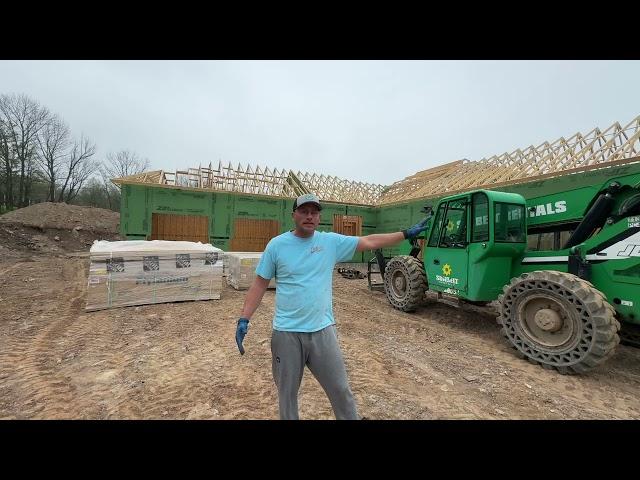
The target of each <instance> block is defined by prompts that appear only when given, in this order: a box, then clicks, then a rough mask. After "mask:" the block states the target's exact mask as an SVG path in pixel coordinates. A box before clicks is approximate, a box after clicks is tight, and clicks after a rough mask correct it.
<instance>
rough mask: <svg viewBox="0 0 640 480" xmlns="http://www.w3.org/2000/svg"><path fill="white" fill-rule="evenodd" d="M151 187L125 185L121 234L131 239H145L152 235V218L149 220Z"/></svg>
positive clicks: (121, 206) (121, 212) (123, 188)
mask: <svg viewBox="0 0 640 480" xmlns="http://www.w3.org/2000/svg"><path fill="white" fill-rule="evenodd" d="M149 190H151V189H150V188H149V187H146V186H141V185H123V186H122V197H121V198H122V200H121V202H120V234H121V235H124V236H126V237H127V238H129V237H130V236H133V237H137V238H140V237H145V238H146V236H147V235H148V234H150V233H151V217H150V215H149V219H148V220H147V214H148V208H147V199H148V197H149V195H150V194H149Z"/></svg>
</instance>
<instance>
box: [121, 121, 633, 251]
mask: <svg viewBox="0 0 640 480" xmlns="http://www.w3.org/2000/svg"><path fill="white" fill-rule="evenodd" d="M639 151H640V116H639V117H637V118H635V119H634V120H632V121H631V122H629V123H628V124H627V125H625V126H621V125H620V124H619V123H617V122H616V123H614V124H613V125H611V126H610V127H609V128H606V129H604V130H600V129H598V128H595V129H593V130H591V131H590V132H589V133H586V134H581V133H576V134H574V135H572V136H571V137H569V138H564V137H561V138H559V139H558V140H556V141H554V142H543V143H541V144H539V145H538V146H533V145H531V146H529V147H527V148H525V149H517V150H515V151H513V152H511V153H503V154H502V155H496V156H493V157H490V158H484V159H482V160H478V161H471V160H458V161H455V162H451V163H448V164H445V165H442V166H439V167H435V168H430V169H427V170H423V171H420V172H418V173H416V174H414V175H411V176H409V177H407V178H405V179H403V180H400V181H397V182H395V183H393V184H392V185H390V186H383V185H374V184H369V183H363V182H354V181H349V180H344V179H340V178H336V177H333V176H326V175H318V174H312V173H304V172H295V173H294V172H293V171H292V170H277V169H269V168H260V167H251V166H247V167H242V166H240V165H238V166H237V167H235V168H234V167H232V166H231V165H230V164H229V165H228V166H223V165H222V164H221V163H219V164H218V165H217V166H213V165H211V164H209V165H208V166H207V167H198V168H189V169H188V170H186V171H176V172H165V171H162V170H158V171H153V172H145V173H141V174H138V175H131V176H128V177H121V178H117V179H114V180H113V181H114V182H115V183H117V184H119V185H121V187H122V204H121V221H120V230H121V233H122V234H123V235H125V236H126V237H127V238H128V239H148V240H153V239H161V240H189V241H196V242H197V241H200V242H203V243H209V242H210V243H213V244H214V245H215V246H217V247H220V248H222V249H223V250H226V251H262V250H264V247H265V246H266V244H267V242H268V241H269V240H270V239H271V238H272V237H274V236H275V235H278V234H280V233H282V232H285V231H287V230H290V229H292V228H293V222H292V219H291V208H292V204H293V199H294V198H295V197H297V196H298V195H301V194H303V193H315V194H316V195H318V196H319V197H320V199H321V200H322V201H323V205H324V208H323V211H322V217H321V223H320V226H319V230H321V231H333V232H338V233H344V234H346V235H368V234H370V233H385V232H392V231H398V230H400V229H401V228H404V227H406V226H408V225H411V224H412V223H415V222H416V221H418V220H419V219H420V217H421V215H422V214H421V213H420V210H421V209H422V208H423V207H424V206H425V205H432V206H433V205H434V204H435V203H436V202H437V201H438V199H439V198H441V197H443V196H446V195H450V194H454V193H456V192H463V191H467V190H472V189H477V188H484V189H500V190H503V191H507V192H509V191H517V192H518V193H520V194H521V195H523V196H524V197H525V198H532V197H536V196H539V195H540V194H542V193H545V192H546V193H552V192H555V191H558V192H560V191H563V189H567V188H568V186H569V185H571V186H572V188H576V187H577V186H580V185H581V184H584V185H587V184H593V182H594V180H596V178H594V177H598V176H602V178H603V179H606V178H607V177H610V176H611V170H610V169H611V168H615V169H616V170H619V171H620V173H619V174H620V175H622V174H626V173H632V172H635V171H640V153H639ZM616 174H618V173H617V171H616ZM603 181H604V180H603ZM405 243H406V242H405ZM406 249H408V247H407V245H401V246H399V247H396V248H393V249H389V251H388V253H389V254H391V255H397V254H402V253H407V252H405V251H404V250H406ZM369 256H370V254H367V255H366V258H365V256H364V255H363V254H360V253H357V254H356V255H354V258H353V259H352V261H354V262H361V261H366V260H368V257H369Z"/></svg>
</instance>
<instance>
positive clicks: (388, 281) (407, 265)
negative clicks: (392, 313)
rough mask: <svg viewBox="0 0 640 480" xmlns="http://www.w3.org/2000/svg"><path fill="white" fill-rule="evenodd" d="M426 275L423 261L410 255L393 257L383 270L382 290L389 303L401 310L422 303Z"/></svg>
mask: <svg viewBox="0 0 640 480" xmlns="http://www.w3.org/2000/svg"><path fill="white" fill-rule="evenodd" d="M426 290H427V276H426V274H425V271H424V265H423V263H422V262H421V261H420V260H418V259H417V258H415V257H412V256H410V255H399V256H397V257H393V258H392V259H391V260H390V261H389V262H388V263H387V267H386V268H385V270H384V291H385V293H386V294H387V299H388V300H389V303H391V305H393V307H394V308H397V309H398V310H402V311H403V312H413V311H415V310H416V308H418V307H419V306H420V305H422V304H423V301H424V294H425V292H426Z"/></svg>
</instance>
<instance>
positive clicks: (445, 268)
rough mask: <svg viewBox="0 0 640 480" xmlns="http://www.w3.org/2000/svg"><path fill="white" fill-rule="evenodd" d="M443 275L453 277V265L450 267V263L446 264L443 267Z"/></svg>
mask: <svg viewBox="0 0 640 480" xmlns="http://www.w3.org/2000/svg"><path fill="white" fill-rule="evenodd" d="M442 273H444V274H445V275H446V276H447V277H448V276H449V275H451V265H449V264H448V263H445V264H444V266H443V267H442Z"/></svg>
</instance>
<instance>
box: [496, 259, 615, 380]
mask: <svg viewBox="0 0 640 480" xmlns="http://www.w3.org/2000/svg"><path fill="white" fill-rule="evenodd" d="M503 292H504V293H503V295H500V297H499V298H498V303H499V305H498V311H499V315H498V323H499V324H500V325H501V326H502V334H503V335H504V336H505V337H506V338H507V339H508V340H509V342H510V343H511V346H512V347H513V348H514V349H515V350H516V353H517V355H518V356H519V357H521V358H526V359H527V360H529V361H530V362H531V363H534V364H539V365H541V366H543V367H545V368H555V369H556V370H558V371H559V372H560V373H563V374H575V373H584V372H587V371H588V370H590V369H592V368H594V367H596V366H598V365H600V364H602V363H603V362H605V361H606V360H607V359H608V358H609V357H610V356H611V355H612V354H613V353H614V351H615V347H616V345H618V343H620V338H619V336H618V331H619V330H620V323H619V322H618V321H617V320H616V318H615V310H614V308H613V307H612V306H611V305H610V304H609V303H608V302H607V301H606V299H605V296H604V295H603V294H602V292H600V291H599V290H597V289H596V288H595V287H594V286H593V285H592V284H591V283H589V282H587V281H585V280H582V279H581V278H579V277H577V276H575V275H572V274H570V273H564V272H556V271H552V270H540V271H536V272H531V273H524V274H522V275H520V276H519V277H516V278H513V279H512V280H511V282H510V283H509V284H508V285H506V286H505V287H504V289H503Z"/></svg>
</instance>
